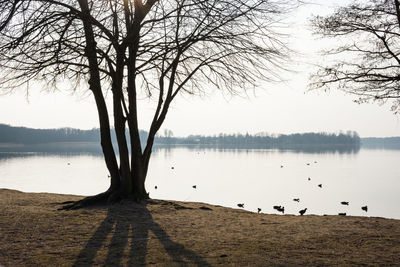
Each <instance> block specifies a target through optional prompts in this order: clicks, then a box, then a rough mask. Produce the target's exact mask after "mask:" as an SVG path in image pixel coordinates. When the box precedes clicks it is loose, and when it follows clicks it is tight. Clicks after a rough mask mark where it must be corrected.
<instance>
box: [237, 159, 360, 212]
mask: <svg viewBox="0 0 400 267" xmlns="http://www.w3.org/2000/svg"><path fill="white" fill-rule="evenodd" d="M314 163H317V161H314ZM310 165H311V164H310V163H307V166H310ZM283 167H284V166H283V165H281V168H283ZM308 181H311V178H310V177H308ZM318 187H319V188H322V184H318ZM293 201H295V202H300V198H294V199H293ZM340 204H342V205H344V206H349V202H348V201H341V202H340ZM237 206H238V207H239V208H244V203H239V204H237ZM273 209H274V210H277V211H278V212H282V214H284V213H285V207H284V206H281V205H279V206H278V205H275V206H273ZM361 209H362V210H363V211H365V212H368V206H362V207H361ZM306 211H307V208H304V209H302V210H299V214H300V216H302V215H304V214H305V213H306ZM257 212H258V213H260V212H261V208H257ZM338 215H340V216H346V215H347V214H346V212H339V213H338Z"/></svg>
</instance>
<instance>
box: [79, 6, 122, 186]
mask: <svg viewBox="0 0 400 267" xmlns="http://www.w3.org/2000/svg"><path fill="white" fill-rule="evenodd" d="M79 5H80V7H81V10H82V12H83V13H86V14H87V15H89V14H90V13H89V12H90V11H89V7H88V3H87V1H86V0H79ZM83 25H84V31H85V39H86V47H85V54H86V57H87V59H88V61H89V70H90V73H89V74H90V79H89V86H90V90H91V91H92V93H93V95H94V98H95V102H96V106H97V111H98V116H99V122H100V136H101V147H102V150H103V154H104V159H105V162H106V165H107V169H108V170H109V172H110V175H111V185H110V189H109V191H115V190H117V189H118V188H119V187H120V177H119V171H118V163H117V160H116V157H115V152H114V148H113V146H112V141H111V134H110V122H109V119H108V111H107V105H106V103H105V101H104V96H103V93H102V90H101V81H100V71H99V67H98V62H97V54H96V41H95V38H94V33H93V28H92V25H91V24H90V23H89V22H88V21H86V20H83Z"/></svg>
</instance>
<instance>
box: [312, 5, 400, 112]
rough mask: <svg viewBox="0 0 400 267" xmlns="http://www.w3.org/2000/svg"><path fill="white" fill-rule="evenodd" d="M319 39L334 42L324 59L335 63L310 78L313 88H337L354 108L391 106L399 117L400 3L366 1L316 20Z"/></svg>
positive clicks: (314, 20) (339, 9)
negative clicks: (378, 104)
mask: <svg viewBox="0 0 400 267" xmlns="http://www.w3.org/2000/svg"><path fill="white" fill-rule="evenodd" d="M312 23H313V26H314V29H315V33H316V34H318V35H320V36H323V37H328V38H334V39H333V41H334V42H335V46H336V47H335V48H334V49H330V50H328V51H326V55H330V56H332V57H335V58H336V59H337V61H336V62H335V63H332V64H330V66H324V67H321V68H320V70H319V71H318V73H316V74H315V75H313V76H312V85H311V88H325V89H327V88H330V87H331V86H335V87H338V88H339V89H341V90H344V91H346V92H349V93H351V94H355V95H357V96H358V99H357V100H356V102H358V103H363V102H368V101H371V100H372V101H378V102H381V103H383V102H386V101H388V100H392V104H393V105H392V111H393V112H394V113H398V112H399V111H400V9H399V1H398V0H367V1H358V2H355V3H352V4H351V5H349V6H345V7H340V8H338V9H337V10H336V11H335V12H334V13H333V14H331V15H329V16H326V17H318V16H317V17H315V18H314V19H313V20H312Z"/></svg>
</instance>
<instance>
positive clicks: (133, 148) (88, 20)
mask: <svg viewBox="0 0 400 267" xmlns="http://www.w3.org/2000/svg"><path fill="white" fill-rule="evenodd" d="M0 1H1V2H0V3H1V4H2V9H1V10H2V12H1V15H0V27H1V28H0V84H1V86H2V87H3V88H5V89H7V90H11V89H13V88H16V87H20V86H21V85H28V83H29V81H32V80H36V81H41V82H42V84H44V85H46V86H47V87H50V88H53V87H54V86H56V85H57V84H59V82H61V81H68V83H70V84H72V88H75V89H77V88H82V87H84V88H88V89H89V90H90V91H91V93H92V94H93V96H94V99H95V102H96V107H97V110H98V114H99V122H100V134H101V145H102V149H103V153H104V156H105V161H106V165H107V168H108V170H109V171H110V175H111V186H110V189H109V190H108V191H107V192H106V194H103V195H102V197H104V196H106V197H110V196H112V197H113V198H115V196H117V197H121V196H133V197H134V198H138V199H143V198H146V197H147V193H146V190H145V183H144V182H145V179H146V175H147V170H148V166H149V160H150V155H151V150H152V146H153V143H154V137H155V135H156V133H157V131H158V130H159V129H160V127H161V125H162V123H163V122H164V120H165V118H166V115H167V113H168V110H169V107H170V104H171V102H172V101H173V100H174V99H175V98H176V96H177V95H178V94H180V93H189V94H196V93H202V92H205V91H206V89H207V88H209V87H213V88H218V89H225V90H228V91H229V92H231V93H236V92H239V91H243V90H246V89H247V88H249V87H252V86H254V85H256V84H257V82H258V81H260V80H267V81H268V80H273V79H275V78H276V77H277V70H278V69H282V68H283V67H282V66H283V63H284V62H285V59H286V58H287V54H288V50H287V48H286V46H285V45H284V43H283V42H282V40H281V35H280V34H279V33H278V32H277V28H276V26H279V25H280V20H281V18H282V14H284V13H285V12H287V11H288V8H289V6H290V5H291V1H289V2H288V1H282V0H227V1H221V0H172V1H166V0H147V1H143V0H130V1H129V0H101V1H92V0H65V1H61V0H8V1H7V0H0ZM107 94H110V95H111V97H112V107H111V109H112V115H113V116H112V119H113V124H114V128H115V133H116V138H117V143H118V150H119V161H117V159H116V154H115V152H114V149H113V147H112V142H111V135H110V129H111V127H110V121H109V120H110V118H109V111H108V108H109V107H108V106H107V104H106V101H105V96H106V95H107ZM144 96H146V97H153V98H154V99H155V100H156V101H155V108H154V116H153V120H152V121H151V124H150V129H149V130H148V133H149V134H148V138H147V141H146V142H145V144H142V142H141V140H140V136H139V125H138V117H139V113H140V109H139V108H138V102H139V100H140V99H141V98H143V97H144ZM126 127H127V128H128V130H129V131H128V134H129V137H130V144H128V142H127V136H126V131H125V130H126Z"/></svg>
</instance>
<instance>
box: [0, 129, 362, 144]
mask: <svg viewBox="0 0 400 267" xmlns="http://www.w3.org/2000/svg"><path fill="white" fill-rule="evenodd" d="M165 132H166V133H165V135H164V136H161V135H158V136H156V139H155V143H157V144H186V145H190V144H196V145H220V146H247V147H257V146H261V147H275V146H276V147H289V146H294V145H296V146H299V145H301V146H303V145H304V146H311V145H326V146H332V145H346V146H355V145H356V146H359V145H360V137H359V136H358V134H357V133H356V132H351V131H348V132H346V133H302V134H289V135H284V134H282V135H269V134H266V133H263V134H256V135H250V134H219V135H214V136H203V135H190V136H188V137H173V136H172V135H173V134H172V132H171V131H165ZM112 138H113V141H114V142H116V139H115V133H114V132H112ZM140 138H141V139H142V142H145V140H146V139H147V132H146V131H140ZM56 142H100V132H99V129H92V130H79V129H72V128H60V129H32V128H26V127H12V126H9V125H5V124H0V143H12V144H26V145H32V144H40V143H56ZM128 142H129V140H128Z"/></svg>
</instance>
